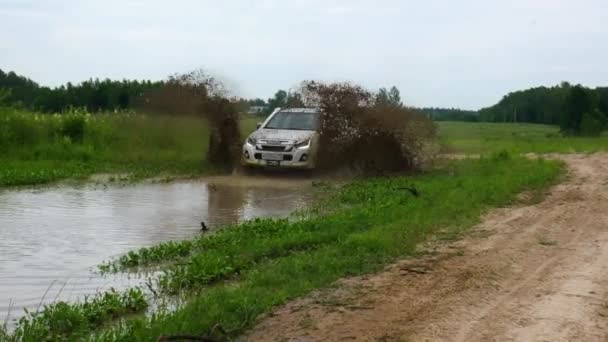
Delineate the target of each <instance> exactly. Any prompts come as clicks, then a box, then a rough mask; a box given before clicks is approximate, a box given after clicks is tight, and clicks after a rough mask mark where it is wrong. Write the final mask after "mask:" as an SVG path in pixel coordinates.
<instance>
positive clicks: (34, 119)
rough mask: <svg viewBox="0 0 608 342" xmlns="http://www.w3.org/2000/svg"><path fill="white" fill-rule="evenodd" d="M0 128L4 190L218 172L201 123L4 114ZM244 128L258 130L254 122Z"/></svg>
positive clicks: (76, 113) (107, 116)
mask: <svg viewBox="0 0 608 342" xmlns="http://www.w3.org/2000/svg"><path fill="white" fill-rule="evenodd" d="M0 122H1V123H2V124H1V125H0V151H2V153H1V154H0V165H2V167H1V168H0V186H7V185H26V184H39V183H48V182H52V181H56V180H60V179H65V178H85V177H88V176H90V175H92V174H95V173H113V174H124V175H125V177H126V178H129V179H135V178H142V177H150V176H157V175H166V176H176V175H179V176H184V175H198V174H202V173H209V172H214V171H216V168H215V167H214V166H213V165H210V164H209V163H207V162H206V161H205V154H206V150H207V144H208V138H209V135H208V134H209V132H208V130H207V127H206V124H205V122H204V121H203V120H202V119H199V118H194V117H178V118H175V117H163V116H148V117H146V116H142V115H136V114H125V113H118V114H112V113H108V114H95V115H92V114H89V113H85V112H82V111H73V112H71V113H67V114H62V115H45V114H36V113H30V112H23V111H17V110H12V109H0ZM242 124H243V129H244V130H252V129H253V127H255V121H254V119H246V120H243V121H242Z"/></svg>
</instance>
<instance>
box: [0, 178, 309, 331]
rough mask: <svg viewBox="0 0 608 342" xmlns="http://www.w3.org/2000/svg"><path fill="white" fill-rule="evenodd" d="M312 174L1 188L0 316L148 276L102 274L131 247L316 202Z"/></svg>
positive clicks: (14, 315)
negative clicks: (99, 268)
mask: <svg viewBox="0 0 608 342" xmlns="http://www.w3.org/2000/svg"><path fill="white" fill-rule="evenodd" d="M310 184H311V181H310V180H306V179H295V180H294V179H280V178H279V179H274V178H273V179H270V178H267V177H266V178H265V177H238V176H225V177H213V178H207V179H205V180H193V181H191V180H189V181H176V182H171V183H166V184H136V185H128V186H108V185H90V184H81V185H74V184H72V185H69V186H53V187H46V188H41V189H19V190H0V323H1V322H3V321H4V320H5V318H6V317H9V325H11V324H10V323H11V321H12V320H14V319H15V318H18V317H19V316H21V315H23V313H24V311H23V308H28V309H33V310H36V309H37V308H38V307H39V305H40V304H41V303H43V304H44V303H50V302H53V301H55V300H71V301H73V300H78V299H79V298H82V297H83V296H85V295H90V294H94V293H96V292H98V291H101V290H105V289H108V288H110V287H116V288H122V287H125V286H131V285H134V284H136V283H141V282H142V281H143V279H145V275H141V274H122V275H118V276H116V275H114V276H102V275H100V274H98V273H97V272H96V271H97V270H96V265H98V264H100V263H101V262H103V261H105V260H109V259H111V258H112V257H116V256H119V255H121V254H123V253H125V252H127V251H129V250H132V249H136V248H139V247H144V246H151V245H154V244H156V243H159V242H162V241H167V240H181V239H187V238H191V237H195V236H198V235H199V234H201V232H200V222H201V221H204V222H206V224H207V225H208V226H209V227H210V228H211V230H214V229H220V228H221V226H222V225H225V224H229V223H235V222H239V221H242V220H246V219H251V218H254V217H264V216H287V215H288V214H289V213H290V212H292V211H293V210H295V209H298V208H302V207H304V206H305V205H306V204H308V203H309V202H310V201H311V199H312V196H313V194H312V188H311V186H310Z"/></svg>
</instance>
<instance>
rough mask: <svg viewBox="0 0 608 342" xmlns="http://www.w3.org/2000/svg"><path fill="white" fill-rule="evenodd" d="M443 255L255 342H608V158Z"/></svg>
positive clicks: (303, 307) (324, 294) (291, 315)
mask: <svg viewBox="0 0 608 342" xmlns="http://www.w3.org/2000/svg"><path fill="white" fill-rule="evenodd" d="M559 158H560V159H562V160H564V161H565V162H566V163H567V165H568V168H569V170H570V172H569V176H568V178H567V179H566V180H565V181H564V182H562V183H561V184H560V185H557V186H555V187H553V188H552V189H551V190H550V193H549V194H548V196H547V197H546V198H545V199H544V200H542V202H540V203H537V204H532V205H523V206H520V207H515V208H505V209H498V210H494V211H492V212H491V213H490V214H488V215H487V216H486V217H485V218H484V219H483V221H482V223H481V224H480V225H478V226H477V227H475V228H474V229H473V231H472V232H471V233H470V234H468V237H467V238H465V239H462V240H460V241H457V242H454V243H450V244H448V245H442V246H436V247H434V248H436V252H438V253H431V254H430V255H431V256H428V257H424V258H421V259H417V260H408V261H402V262H399V263H397V264H394V265H391V266H390V267H388V268H387V269H386V270H385V271H383V272H381V273H379V274H375V275H371V276H369V277H358V278H351V279H346V280H343V281H341V282H340V283H339V284H338V286H337V288H336V289H332V290H325V291H321V292H318V293H315V294H313V295H311V296H309V297H307V298H305V299H301V300H298V301H295V302H292V303H289V304H288V305H286V306H284V307H281V308H279V309H277V310H276V311H274V312H273V313H272V314H271V315H269V316H268V317H267V318H265V319H263V320H262V322H261V323H260V324H259V325H258V326H257V327H256V328H255V329H253V331H251V332H250V333H249V334H248V335H247V336H245V338H246V339H248V340H253V341H343V340H344V341H347V340H356V341H608V154H594V155H567V156H560V157H559Z"/></svg>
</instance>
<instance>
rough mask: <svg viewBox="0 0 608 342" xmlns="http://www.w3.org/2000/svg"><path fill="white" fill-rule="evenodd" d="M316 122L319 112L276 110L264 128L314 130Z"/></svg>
mask: <svg viewBox="0 0 608 342" xmlns="http://www.w3.org/2000/svg"><path fill="white" fill-rule="evenodd" d="M318 122H319V113H295V112H278V113H276V114H275V115H274V116H273V117H272V119H270V121H268V123H267V124H266V126H265V127H264V128H267V129H291V130H302V131H314V130H316V129H317V128H318Z"/></svg>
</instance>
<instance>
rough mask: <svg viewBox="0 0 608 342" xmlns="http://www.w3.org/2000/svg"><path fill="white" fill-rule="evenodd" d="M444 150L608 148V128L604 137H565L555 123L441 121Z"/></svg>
mask: <svg viewBox="0 0 608 342" xmlns="http://www.w3.org/2000/svg"><path fill="white" fill-rule="evenodd" d="M438 125H439V135H440V138H441V142H442V144H443V145H444V152H445V153H465V154H487V153H493V152H498V151H507V152H510V153H512V154H521V153H528V152H532V153H552V152H559V153H574V152H597V151H605V150H608V132H604V134H603V135H602V136H601V137H599V138H598V137H595V138H593V137H564V136H562V135H561V134H560V132H559V128H558V127H556V126H547V125H538V124H513V123H471V122H439V123H438Z"/></svg>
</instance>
